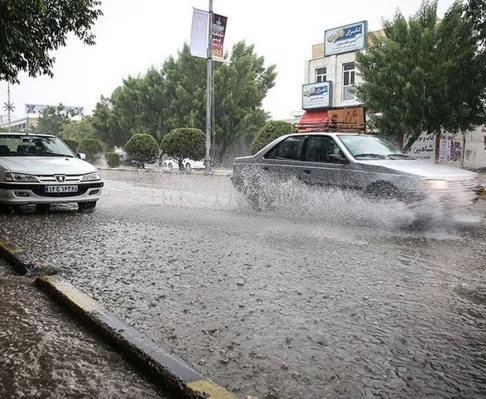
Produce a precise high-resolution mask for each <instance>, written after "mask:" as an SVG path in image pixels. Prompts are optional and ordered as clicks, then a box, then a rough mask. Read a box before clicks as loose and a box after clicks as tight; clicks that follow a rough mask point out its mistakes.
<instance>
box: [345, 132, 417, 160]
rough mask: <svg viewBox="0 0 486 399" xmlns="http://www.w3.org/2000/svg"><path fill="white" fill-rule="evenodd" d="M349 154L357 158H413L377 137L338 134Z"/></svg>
mask: <svg viewBox="0 0 486 399" xmlns="http://www.w3.org/2000/svg"><path fill="white" fill-rule="evenodd" d="M339 139H340V140H341V142H342V143H343V144H344V146H345V147H346V148H347V149H348V151H349V152H350V153H351V155H352V156H353V157H354V158H357V159H413V158H412V157H410V156H408V155H405V154H404V153H403V152H402V151H400V150H399V149H398V148H397V147H395V146H394V145H393V144H391V143H389V142H388V141H385V140H383V139H381V138H379V137H372V136H352V135H344V134H343V135H339Z"/></svg>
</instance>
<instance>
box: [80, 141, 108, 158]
mask: <svg viewBox="0 0 486 399" xmlns="http://www.w3.org/2000/svg"><path fill="white" fill-rule="evenodd" d="M78 152H79V153H81V154H86V159H87V160H88V161H89V162H93V161H95V160H96V157H97V155H99V154H101V153H102V152H103V145H102V144H101V142H100V141H99V140H97V139H89V138H88V139H84V140H83V141H81V143H80V144H79V146H78Z"/></svg>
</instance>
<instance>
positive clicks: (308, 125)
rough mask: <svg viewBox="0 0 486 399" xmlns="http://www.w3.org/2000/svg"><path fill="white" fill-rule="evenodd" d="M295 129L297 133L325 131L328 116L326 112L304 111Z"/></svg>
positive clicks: (327, 125) (327, 127)
mask: <svg viewBox="0 0 486 399" xmlns="http://www.w3.org/2000/svg"><path fill="white" fill-rule="evenodd" d="M296 127H297V130H298V132H299V133H306V132H311V131H327V130H328V129H329V114H328V112H327V111H305V113H304V115H302V118H301V120H300V121H299V122H298V123H297V124H296Z"/></svg>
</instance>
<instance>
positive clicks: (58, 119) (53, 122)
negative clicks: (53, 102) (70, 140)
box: [32, 104, 74, 137]
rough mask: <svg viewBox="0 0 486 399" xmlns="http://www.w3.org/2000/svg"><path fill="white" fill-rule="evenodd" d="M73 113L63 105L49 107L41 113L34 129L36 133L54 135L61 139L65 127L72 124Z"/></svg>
mask: <svg viewBox="0 0 486 399" xmlns="http://www.w3.org/2000/svg"><path fill="white" fill-rule="evenodd" d="M73 116H74V114H73V112H72V111H70V110H69V109H67V108H65V107H64V106H63V105H62V104H59V105H58V106H55V107H53V106H49V107H46V108H44V110H43V111H42V112H41V114H40V116H39V119H38V120H37V125H36V126H35V127H33V128H32V130H33V131H34V132H36V133H44V134H53V135H55V136H58V137H60V136H61V135H62V132H63V130H64V128H65V126H67V125H69V124H70V123H72V120H71V118H72V117H73Z"/></svg>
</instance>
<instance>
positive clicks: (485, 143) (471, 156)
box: [440, 126, 486, 169]
mask: <svg viewBox="0 0 486 399" xmlns="http://www.w3.org/2000/svg"><path fill="white" fill-rule="evenodd" d="M442 138H443V139H445V140H448V141H450V142H453V143H455V145H456V146H457V148H458V149H459V150H460V151H461V153H460V155H461V157H460V158H459V157H458V156H456V157H455V159H453V158H452V157H451V156H450V152H449V156H448V157H442V158H443V159H441V160H440V162H441V163H447V164H450V165H455V166H462V153H463V152H464V167H465V168H467V169H483V168H486V126H479V127H477V128H476V129H474V130H472V131H470V132H466V134H465V137H463V135H462V133H458V134H449V133H446V134H444V135H443V137H442ZM464 138H465V140H466V145H465V146H464ZM449 147H450V145H449ZM458 158H459V159H458Z"/></svg>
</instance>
